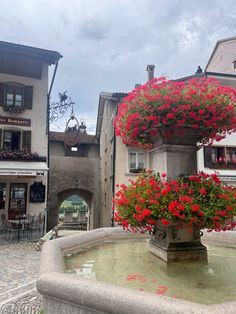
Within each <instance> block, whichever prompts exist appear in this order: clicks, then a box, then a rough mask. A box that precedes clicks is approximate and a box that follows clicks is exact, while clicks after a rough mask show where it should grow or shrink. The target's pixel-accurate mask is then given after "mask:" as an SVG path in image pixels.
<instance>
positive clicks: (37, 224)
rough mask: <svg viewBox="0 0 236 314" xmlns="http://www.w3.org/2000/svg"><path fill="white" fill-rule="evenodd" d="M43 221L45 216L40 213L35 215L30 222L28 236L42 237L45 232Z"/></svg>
mask: <svg viewBox="0 0 236 314" xmlns="http://www.w3.org/2000/svg"><path fill="white" fill-rule="evenodd" d="M43 221H44V216H43V214H42V213H39V215H38V216H36V215H35V216H34V217H33V219H32V221H31V222H30V223H29V224H28V238H29V239H35V238H40V237H41V236H42V234H43Z"/></svg>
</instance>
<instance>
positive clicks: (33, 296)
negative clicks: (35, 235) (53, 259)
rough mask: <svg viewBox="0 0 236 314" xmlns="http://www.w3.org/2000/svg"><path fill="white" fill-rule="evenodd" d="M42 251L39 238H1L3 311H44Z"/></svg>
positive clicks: (3, 313)
mask: <svg viewBox="0 0 236 314" xmlns="http://www.w3.org/2000/svg"><path fill="white" fill-rule="evenodd" d="M39 263H40V252H38V251H36V250H35V242H19V243H4V244H3V243H1V242H0V313H1V314H8V313H9V314H11V313H14V314H15V313H19V314H34V313H40V308H41V299H40V296H39V294H38V293H37V290H36V278H37V273H38V269H39Z"/></svg>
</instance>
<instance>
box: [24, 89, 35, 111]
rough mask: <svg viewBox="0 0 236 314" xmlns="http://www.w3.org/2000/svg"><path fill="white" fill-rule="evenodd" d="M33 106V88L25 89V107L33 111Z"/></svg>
mask: <svg viewBox="0 0 236 314" xmlns="http://www.w3.org/2000/svg"><path fill="white" fill-rule="evenodd" d="M32 106H33V86H25V87H24V107H25V109H32Z"/></svg>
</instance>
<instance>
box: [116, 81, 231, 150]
mask: <svg viewBox="0 0 236 314" xmlns="http://www.w3.org/2000/svg"><path fill="white" fill-rule="evenodd" d="M235 104H236V90H235V89H233V88H231V87H226V86H221V85H220V83H219V82H218V81H217V80H215V79H210V78H203V77H201V78H195V79H191V80H188V81H182V82H177V81H169V80H167V79H166V78H165V77H160V78H156V79H153V80H152V81H151V82H148V83H146V84H145V85H142V86H140V87H138V88H136V89H134V90H133V91H132V92H131V93H129V95H128V96H127V97H125V98H123V102H122V103H121V104H119V107H118V114H117V116H116V119H115V121H114V125H115V130H116V135H117V136H121V138H122V140H123V142H124V143H125V144H128V145H136V146H143V147H145V146H147V147H149V146H150V145H151V143H152V139H153V138H155V139H157V138H158V137H160V136H165V137H171V136H172V135H173V134H177V135H183V134H184V133H185V132H186V130H187V129H193V130H195V131H196V133H197V135H198V138H197V140H198V141H199V142H200V143H202V144H207V143H208V144H210V143H212V142H213V141H214V140H216V141H219V140H221V139H222V138H224V137H225V136H226V135H227V134H230V133H231V132H234V131H235V130H236V109H235Z"/></svg>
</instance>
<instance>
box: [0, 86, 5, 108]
mask: <svg viewBox="0 0 236 314" xmlns="http://www.w3.org/2000/svg"><path fill="white" fill-rule="evenodd" d="M4 90H5V84H4V83H0V106H3V105H4Z"/></svg>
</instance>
